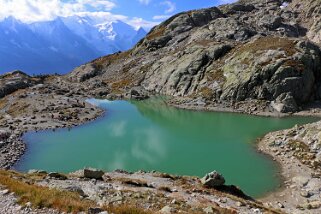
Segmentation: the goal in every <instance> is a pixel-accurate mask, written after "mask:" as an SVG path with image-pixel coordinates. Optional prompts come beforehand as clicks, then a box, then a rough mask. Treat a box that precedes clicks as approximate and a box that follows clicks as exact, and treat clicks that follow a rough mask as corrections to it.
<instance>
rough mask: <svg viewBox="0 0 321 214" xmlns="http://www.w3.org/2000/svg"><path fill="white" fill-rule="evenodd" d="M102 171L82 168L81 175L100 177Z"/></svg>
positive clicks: (102, 173)
mask: <svg viewBox="0 0 321 214" xmlns="http://www.w3.org/2000/svg"><path fill="white" fill-rule="evenodd" d="M103 175H104V172H103V171H102V170H98V169H93V168H86V169H84V170H83V177H84V178H89V179H102V178H103Z"/></svg>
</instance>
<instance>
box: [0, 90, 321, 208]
mask: <svg viewBox="0 0 321 214" xmlns="http://www.w3.org/2000/svg"><path fill="white" fill-rule="evenodd" d="M85 99H86V98H85V97H81V96H80V97H77V98H76V100H77V102H85ZM78 100H79V101H78ZM87 105H88V106H87ZM170 105H173V104H172V103H170ZM85 106H87V107H85V108H86V109H90V110H91V111H89V112H90V114H89V115H88V114H86V117H80V118H79V120H77V122H75V121H65V122H66V123H57V122H56V121H51V120H50V119H49V120H48V121H47V123H41V121H38V122H36V123H34V125H33V126H28V128H27V129H26V130H25V129H20V127H19V126H17V130H15V131H14V132H13V133H11V136H10V140H14V141H17V142H21V143H20V144H17V146H12V145H15V144H10V143H8V145H10V146H11V148H10V153H9V154H10V155H11V156H13V157H14V158H12V159H11V161H9V162H7V163H2V165H3V166H4V167H3V168H7V169H9V168H11V167H12V166H14V164H15V163H16V162H17V161H18V160H19V158H20V157H21V156H22V155H23V153H24V152H25V149H26V147H25V143H24V142H23V141H22V135H23V133H25V132H27V131H40V130H48V129H52V125H53V124H55V129H59V128H68V127H70V128H72V127H74V126H78V125H82V124H85V123H87V122H90V121H94V120H96V119H97V118H99V117H101V116H103V115H104V114H105V113H106V111H105V110H103V109H101V108H99V107H97V106H94V105H92V104H90V103H86V104H85ZM173 106H175V105H173ZM175 107H178V108H181V109H188V110H197V111H199V110H207V111H213V110H219V111H220V110H223V111H224V112H234V113H244V112H239V111H234V110H231V109H224V108H221V109H215V108H199V107H192V108H190V107H188V106H184V105H180V106H175ZM107 111H108V110H107ZM245 113H246V112H245ZM247 114H248V113H247ZM252 115H257V116H276V115H266V114H258V113H257V112H255V113H254V114H252ZM294 115H299V116H320V115H319V112H317V113H313V112H312V111H311V112H308V113H304V112H303V113H302V112H301V113H298V114H294ZM294 115H287V116H294ZM277 116H279V115H277ZM283 116H285V115H283ZM20 119H21V118H17V120H20ZM288 131H289V130H283V131H277V132H273V133H268V134H267V135H265V136H264V137H263V138H262V140H260V141H259V142H258V144H257V148H258V152H262V153H264V154H267V155H268V156H269V157H270V158H272V159H273V160H274V161H276V162H277V163H278V164H280V167H281V172H280V174H281V175H282V177H283V178H284V179H285V180H284V181H287V180H286V179H288V178H289V176H290V175H291V176H295V175H299V173H297V174H296V173H294V171H295V170H296V169H298V167H296V166H295V164H298V162H297V161H294V162H293V166H291V167H290V169H288V168H287V167H286V166H289V165H288V164H289V163H288V162H285V161H284V160H285V156H278V155H275V152H272V151H271V149H270V148H269V147H268V146H267V144H268V142H271V139H272V138H271V136H273V135H274V134H275V133H279V132H282V133H287V132H288ZM3 149H6V147H2V148H1V149H0V153H2V151H3ZM281 157H282V158H281ZM1 161H2V160H1ZM290 163H292V162H290ZM310 171H311V170H310ZM285 186H286V185H284V186H283V187H280V188H278V189H277V190H276V191H274V192H272V193H268V194H267V196H265V197H263V198H262V199H261V198H260V199H258V200H262V201H263V202H264V203H266V204H267V206H272V207H274V208H276V209H282V210H284V211H288V210H291V211H293V209H294V208H293V207H291V206H292V204H291V203H292V202H293V200H290V198H289V197H291V195H287V192H288V189H287V188H285ZM294 193H295V194H296V195H300V191H299V190H296V191H294ZM276 194H279V195H283V194H284V195H283V197H275V195H276ZM292 194H293V192H292ZM305 199H306V198H304V197H303V198H302V199H301V198H300V202H301V201H302V203H303V201H304V200H305ZM280 201H283V202H282V203H281V202H280ZM288 201H290V202H291V203H290V202H289V203H288ZM320 206H321V205H320Z"/></svg>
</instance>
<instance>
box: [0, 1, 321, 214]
mask: <svg viewBox="0 0 321 214" xmlns="http://www.w3.org/2000/svg"><path fill="white" fill-rule="evenodd" d="M320 47H321V1H320V0H314V1H309V0H300V1H299V0H292V1H285V0H251V1H250V0H240V1H238V2H236V3H234V4H229V5H223V6H220V7H213V8H207V9H202V10H194V11H188V12H184V13H180V14H177V15H175V16H173V17H171V18H169V19H168V20H166V21H165V22H163V23H161V24H160V25H158V26H156V27H154V28H153V29H152V30H151V32H150V33H149V34H148V35H147V36H146V37H145V38H144V39H142V40H141V41H140V42H139V43H138V44H137V45H136V46H135V47H134V48H133V49H131V50H129V51H126V52H120V53H116V54H113V55H108V56H105V57H102V58H99V59H96V60H94V61H92V62H90V63H88V64H85V65H82V66H80V67H78V68H76V69H75V70H73V71H72V72H70V73H69V74H67V75H64V76H55V75H53V76H35V77H31V76H28V75H27V74H25V73H23V72H21V71H13V72H11V73H7V74H5V75H2V76H0V167H1V168H3V171H0V186H1V189H2V190H1V191H0V213H61V212H74V213H76V212H88V213H155V212H159V213H320V212H321V195H320V194H321V188H320V187H321V122H316V123H313V124H307V125H303V126H295V127H293V128H292V129H290V130H283V131H278V132H275V133H269V134H267V135H266V136H264V137H263V138H262V139H259V140H258V150H259V151H260V152H263V153H266V154H268V155H270V156H271V158H273V159H274V160H275V161H277V162H278V163H279V164H280V170H281V174H282V178H283V185H282V186H281V187H280V189H279V190H278V191H277V192H274V193H271V194H268V195H267V196H266V197H264V198H261V199H253V198H251V197H250V196H247V195H246V194H245V193H243V192H242V191H241V190H240V189H239V188H237V187H235V186H226V185H225V182H224V177H223V176H222V175H221V174H219V173H218V172H215V171H214V172H212V173H209V174H207V175H205V177H204V178H202V179H200V178H196V177H189V176H175V175H170V174H166V173H160V172H154V171H152V172H144V171H139V172H135V173H131V172H126V171H123V170H116V171H114V172H102V171H100V170H96V169H84V170H80V171H77V172H74V173H70V174H68V175H64V174H61V173H57V172H45V171H41V170H32V171H30V172H29V173H27V174H22V173H18V172H14V171H10V168H11V167H12V166H13V165H14V164H15V162H16V161H17V160H19V158H20V157H21V155H22V154H23V153H24V151H25V149H26V146H25V144H24V142H23V141H22V138H21V137H22V135H23V134H24V133H25V132H27V131H37V130H44V129H58V128H63V127H73V126H77V125H80V124H83V123H86V122H88V121H91V120H94V119H96V118H97V117H99V116H101V115H102V114H104V111H103V110H102V109H99V108H98V107H97V106H93V105H91V104H89V103H87V102H85V100H86V99H87V98H93V97H95V98H104V99H146V98H148V97H150V96H153V95H166V96H168V97H169V100H167V102H168V105H172V106H176V107H178V108H186V109H194V110H208V111H230V112H239V113H247V114H254V115H265V116H288V115H306V116H307V115H313V116H320V112H321V111H320V106H321V105H320V104H321V102H320V100H321V48H320ZM213 170H215V169H213ZM248 177H249V179H251V175H248Z"/></svg>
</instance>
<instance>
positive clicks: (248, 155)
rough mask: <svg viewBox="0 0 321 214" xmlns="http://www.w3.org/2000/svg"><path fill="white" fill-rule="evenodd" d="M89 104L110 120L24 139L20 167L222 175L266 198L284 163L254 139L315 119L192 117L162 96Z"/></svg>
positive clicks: (213, 114) (201, 114)
mask: <svg viewBox="0 0 321 214" xmlns="http://www.w3.org/2000/svg"><path fill="white" fill-rule="evenodd" d="M88 102H90V103H92V104H95V105H98V106H99V107H101V108H104V109H106V113H105V114H104V116H102V117H100V118H98V119H96V120H95V121H93V122H89V123H87V124H84V125H81V126H78V127H75V128H72V129H59V130H55V131H52V130H50V131H40V132H28V133H26V134H25V135H24V136H23V138H24V140H25V142H26V143H27V151H26V153H25V154H24V155H23V157H22V158H21V160H20V161H19V162H18V163H17V164H16V166H15V169H17V170H19V171H28V170H29V169H42V170H46V171H58V172H65V173H67V172H72V171H76V170H78V169H82V168H84V167H94V168H99V169H103V170H106V171H111V170H115V169H124V170H127V171H138V170H145V171H151V170H156V171H160V172H166V173H170V174H176V175H191V176H199V177H202V176H204V175H205V174H206V173H208V172H211V171H213V170H217V171H219V172H220V173H222V174H223V176H224V177H225V179H226V183H227V184H233V185H236V186H239V187H240V188H241V189H242V190H243V191H244V192H245V193H247V194H249V195H251V196H254V197H260V196H263V195H264V194H266V193H268V192H270V191H273V190H275V189H276V188H277V187H278V186H279V184H280V178H279V176H278V172H279V168H278V165H277V164H276V163H275V162H273V161H272V160H271V158H270V157H267V156H266V155H264V154H261V153H259V152H257V150H256V144H255V143H256V140H257V139H258V138H259V137H262V136H264V135H265V134H267V133H268V132H272V131H277V130H281V129H287V128H291V127H293V126H294V125H295V124H298V125H301V124H306V123H310V122H314V121H316V120H317V118H312V117H286V118H273V117H259V116H250V115H244V114H236V113H222V112H205V111H189V110H182V109H177V108H174V107H170V106H168V105H166V104H165V103H164V102H163V100H162V99H160V98H152V99H148V100H145V101H107V100H96V99H90V100H88Z"/></svg>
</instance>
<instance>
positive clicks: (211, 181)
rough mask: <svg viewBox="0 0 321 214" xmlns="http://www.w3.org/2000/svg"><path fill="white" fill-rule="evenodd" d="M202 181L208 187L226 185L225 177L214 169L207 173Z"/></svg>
mask: <svg viewBox="0 0 321 214" xmlns="http://www.w3.org/2000/svg"><path fill="white" fill-rule="evenodd" d="M201 183H202V184H203V185H204V186H206V187H210V188H215V187H218V186H222V185H224V183H225V179H224V177H223V176H222V175H221V174H220V173H218V172H217V171H213V172H210V173H208V174H206V175H205V176H204V177H203V178H202V179H201Z"/></svg>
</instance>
